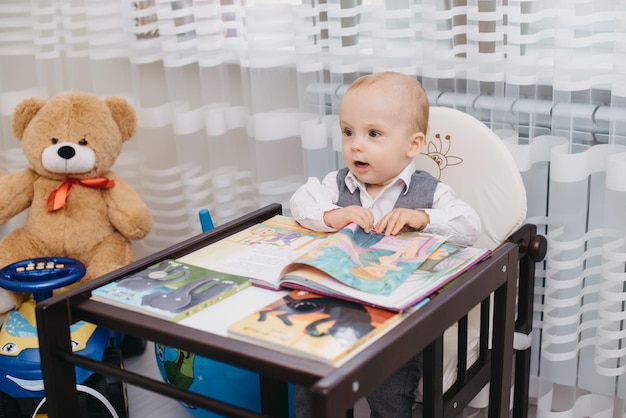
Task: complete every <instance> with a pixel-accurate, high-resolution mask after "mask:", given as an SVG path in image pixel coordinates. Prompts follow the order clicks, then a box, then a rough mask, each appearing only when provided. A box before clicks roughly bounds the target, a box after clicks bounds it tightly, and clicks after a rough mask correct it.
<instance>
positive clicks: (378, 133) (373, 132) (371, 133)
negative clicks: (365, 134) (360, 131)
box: [369, 131, 380, 138]
mask: <svg viewBox="0 0 626 418" xmlns="http://www.w3.org/2000/svg"><path fill="white" fill-rule="evenodd" d="M369 136H370V137H372V138H376V137H379V136H380V132H376V131H370V133H369Z"/></svg>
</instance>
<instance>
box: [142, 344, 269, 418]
mask: <svg viewBox="0 0 626 418" xmlns="http://www.w3.org/2000/svg"><path fill="white" fill-rule="evenodd" d="M154 349H155V354H156V361H157V366H158V368H159V372H160V373H161V377H162V378H163V380H164V381H165V382H166V383H169V384H171V385H173V386H175V387H178V388H181V389H185V390H190V391H192V392H196V393H199V394H202V395H205V396H209V397H211V398H214V399H217V400H219V401H222V402H226V403H229V404H232V405H235V406H238V407H241V408H246V409H249V410H251V411H253V412H256V413H259V414H260V413H261V393H260V388H259V375H258V374H256V373H254V372H251V371H249V370H245V369H240V368H238V367H235V366H232V365H230V364H225V363H220V362H218V361H215V360H211V359H208V358H205V357H201V356H198V355H195V354H194V353H190V352H187V351H182V350H177V349H174V348H171V347H167V346H165V345H163V344H156V343H155V345H154ZM181 404H182V405H183V406H184V407H185V408H186V409H187V411H188V412H189V413H190V414H191V415H193V416H194V417H197V418H217V417H222V415H219V414H216V413H214V412H209V411H207V410H205V409H200V408H195V407H193V406H190V405H187V404H184V403H181Z"/></svg>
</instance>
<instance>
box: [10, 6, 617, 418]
mask: <svg viewBox="0 0 626 418" xmlns="http://www.w3.org/2000/svg"><path fill="white" fill-rule="evenodd" d="M0 23H1V24H0V35H1V36H0V127H1V129H2V131H1V134H0V150H1V155H0V169H2V170H4V171H8V172H10V171H15V170H18V169H21V168H23V167H25V166H26V162H25V159H24V158H23V156H22V153H21V148H20V144H19V142H18V141H17V140H16V139H15V138H14V137H13V135H12V134H11V130H10V117H11V113H12V110H13V108H14V107H15V105H16V104H17V103H18V102H19V101H20V100H21V99H23V98H26V97H30V96H38V97H41V98H50V97H52V96H53V95H55V94H58V93H61V92H64V91H68V90H75V91H88V92H92V93H94V94H96V95H98V96H100V97H106V96H110V95H117V96H121V97H124V98H126V99H128V100H129V101H130V102H131V103H132V105H133V106H134V107H135V109H136V110H137V113H138V116H139V131H138V133H137V135H136V136H135V138H134V139H132V140H131V141H129V142H128V143H127V145H126V148H125V149H124V151H123V153H122V156H121V157H120V158H119V160H118V162H117V164H116V167H115V170H116V172H118V173H119V174H120V175H122V176H124V177H125V178H126V179H128V180H129V181H130V182H131V184H133V185H134V186H135V187H136V188H137V189H138V190H139V191H140V192H141V193H142V195H143V196H144V198H145V200H146V202H147V203H148V204H149V206H150V208H151V209H152V212H153V215H154V219H155V223H154V229H153V231H152V232H151V234H150V235H149V237H148V238H146V239H145V240H143V241H142V242H140V243H137V247H138V250H139V253H140V254H142V253H144V254H145V253H149V252H153V251H156V250H158V249H162V248H164V247H166V246H168V245H171V244H173V243H175V242H178V241H180V240H182V239H185V238H187V237H189V236H191V235H193V234H196V233H198V232H199V231H200V226H199V222H198V221H197V211H198V209H199V208H202V207H207V208H209V209H210V210H211V211H212V214H213V216H214V218H215V222H216V223H217V224H220V223H223V222H226V221H228V220H230V219H233V218H234V217H237V216H239V215H242V214H244V213H246V212H248V211H250V210H251V209H255V208H257V207H260V206H262V205H265V204H266V203H269V202H279V203H283V204H286V202H287V201H288V198H289V196H290V194H291V193H292V192H293V191H294V190H295V189H296V188H297V187H298V186H299V185H300V184H301V183H302V182H303V181H305V179H306V177H308V176H322V175H324V174H325V173H326V172H327V171H329V170H332V169H335V168H337V167H339V166H341V164H342V162H341V158H340V155H339V150H340V147H339V138H340V135H339V132H338V130H337V123H336V122H337V107H338V104H339V101H340V99H341V95H342V92H343V91H344V89H345V87H346V86H347V84H349V83H350V82H351V81H352V80H354V79H355V78H356V77H358V76H360V75H362V74H365V73H370V72H378V71H383V70H394V71H400V72H404V73H407V74H410V75H412V76H415V77H417V78H418V79H419V80H420V81H422V83H423V84H424V86H425V88H426V90H427V91H428V94H429V97H430V101H431V104H432V105H433V106H450V107H456V108H459V109H461V110H463V111H465V112H468V113H470V114H472V115H474V116H476V117H478V118H480V119H481V120H483V121H484V122H485V123H486V124H488V125H489V126H490V127H492V128H493V129H494V130H496V131H497V132H498V133H499V134H500V135H501V137H502V139H503V141H505V142H506V143H507V144H508V145H509V146H510V148H511V150H512V151H513V153H514V155H515V157H516V159H517V162H518V166H519V169H520V171H521V172H522V174H523V177H524V181H525V184H526V187H527V190H528V202H529V221H531V222H534V223H537V224H538V225H539V226H540V227H541V228H542V230H543V232H544V233H545V234H546V235H547V236H548V240H549V253H548V256H547V260H546V262H545V264H543V265H542V266H540V268H539V269H538V277H537V287H536V288H537V294H536V305H535V306H536V312H535V313H536V321H535V331H534V333H533V340H534V345H533V355H534V358H533V385H532V390H533V398H534V401H535V402H536V404H537V416H542V417H543V416H558V417H579V416H594V417H617V416H623V415H624V413H625V412H626V405H625V402H624V400H625V399H626V377H624V376H625V374H626V345H625V344H623V343H624V338H625V337H626V329H625V327H624V320H625V319H626V312H625V309H624V305H625V303H626V286H625V283H626V273H625V266H626V243H625V241H626V225H625V224H626V221H625V220H624V219H625V214H626V33H625V32H626V3H624V2H615V1H610V0H576V1H572V0H554V1H551V2H543V1H537V0H423V1H419V0H415V1H409V0H290V1H289V0H256V1H253V0H221V1H220V0H143V1H135V0H133V1H131V0H120V1H113V0H32V1H30V2H23V1H21V0H5V1H3V2H2V4H0ZM22 219H23V217H22V216H18V217H16V218H15V219H13V220H11V221H10V222H9V223H8V224H6V225H4V226H2V227H0V234H6V232H7V231H9V230H11V229H12V228H14V227H16V226H18V225H19V224H20V223H21V222H22Z"/></svg>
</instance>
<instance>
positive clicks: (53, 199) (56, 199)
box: [47, 177, 115, 212]
mask: <svg viewBox="0 0 626 418" xmlns="http://www.w3.org/2000/svg"><path fill="white" fill-rule="evenodd" d="M74 184H80V185H81V186H85V187H92V188H94V189H110V188H111V187H113V186H115V180H111V179H108V178H106V177H95V178H93V179H85V180H78V179H68V180H65V181H64V182H63V183H62V184H61V185H60V186H59V187H57V188H56V189H54V190H53V191H52V193H50V196H48V204H47V211H48V212H53V211H55V210H57V209H61V208H62V207H63V206H65V202H66V200H67V198H68V197H69V195H70V193H71V192H72V186H74Z"/></svg>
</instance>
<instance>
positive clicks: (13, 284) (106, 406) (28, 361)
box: [0, 257, 137, 418]
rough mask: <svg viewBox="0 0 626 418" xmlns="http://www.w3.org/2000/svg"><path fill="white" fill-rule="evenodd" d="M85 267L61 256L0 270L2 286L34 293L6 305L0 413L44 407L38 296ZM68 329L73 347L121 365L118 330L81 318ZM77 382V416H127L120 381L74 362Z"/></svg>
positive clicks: (24, 413) (15, 417)
mask: <svg viewBox="0 0 626 418" xmlns="http://www.w3.org/2000/svg"><path fill="white" fill-rule="evenodd" d="M84 272H85V266H84V265H83V264H82V263H81V262H80V261H78V260H74V259H68V258H61V257H56V258H55V257H46V258H37V259H31V260H24V261H20V262H18V263H14V264H10V265H8V266H6V267H4V268H2V269H1V270H0V287H3V288H6V289H9V290H12V291H17V292H33V295H34V300H33V299H31V300H29V301H27V302H25V303H23V304H22V305H21V306H20V308H19V309H16V310H12V311H10V312H9V313H8V314H7V316H6V318H5V320H4V323H3V324H2V328H1V329H0V371H1V372H2V373H1V374H0V418H21V417H31V416H35V415H36V414H38V413H42V412H44V411H45V398H44V396H45V393H44V387H43V376H42V372H41V365H40V358H39V345H38V339H37V325H36V321H35V305H36V301H38V300H41V299H42V298H45V297H47V296H49V295H50V294H51V293H52V290H53V289H55V288H59V287H64V286H68V285H70V284H72V283H74V282H76V281H78V280H79V279H80V278H81V277H82V276H83V275H84ZM70 333H71V340H72V348H73V350H74V352H77V353H80V354H82V355H84V356H87V357H89V358H92V359H96V360H100V361H103V362H106V363H110V364H113V365H116V366H118V367H121V366H122V351H121V348H120V346H121V343H122V341H123V336H122V335H121V334H119V333H115V332H113V331H111V330H108V329H106V328H103V327H97V326H95V325H93V324H90V323H87V322H85V321H79V322H76V323H75V324H73V325H72V326H71V328H70ZM135 345H136V343H135ZM136 348H137V347H136V346H135V349H136ZM76 382H77V383H78V385H79V391H80V392H81V396H84V397H85V399H84V402H81V408H82V409H83V411H81V416H84V417H90V418H92V417H109V416H113V417H114V418H115V417H120V418H122V417H123V418H126V417H128V400H127V396H126V385H125V384H124V382H122V381H120V380H118V379H116V378H112V377H108V376H102V375H99V374H96V373H94V372H93V371H90V370H86V369H82V368H78V367H77V368H76ZM98 394H100V395H101V396H100V395H98ZM88 395H90V396H88Z"/></svg>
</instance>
